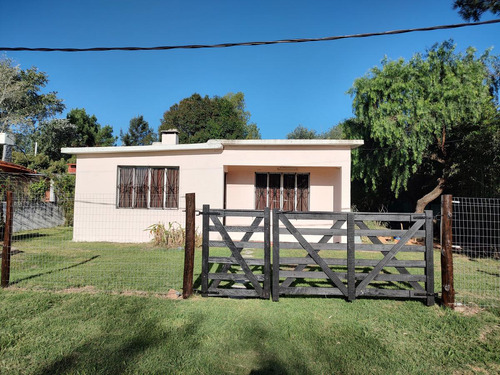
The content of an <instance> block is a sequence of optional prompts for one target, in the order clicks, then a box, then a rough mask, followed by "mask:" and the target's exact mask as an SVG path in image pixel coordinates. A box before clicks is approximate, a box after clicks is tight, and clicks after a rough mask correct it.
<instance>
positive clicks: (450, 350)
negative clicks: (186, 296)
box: [0, 290, 500, 374]
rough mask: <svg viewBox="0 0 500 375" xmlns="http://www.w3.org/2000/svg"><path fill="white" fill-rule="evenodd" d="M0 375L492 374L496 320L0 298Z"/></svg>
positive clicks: (237, 304) (419, 310)
mask: <svg viewBox="0 0 500 375" xmlns="http://www.w3.org/2000/svg"><path fill="white" fill-rule="evenodd" d="M0 301H1V303H0V373H1V374H121V373H124V374H497V373H498V372H499V371H500V363H499V357H498V353H499V352H500V314H499V311H498V310H496V311H495V310H483V311H476V312H475V313H474V314H462V313H459V312H456V311H451V310H444V309H443V308H441V307H438V306H433V307H426V306H424V304H422V303H420V302H416V301H391V300H368V299H364V300H357V301H355V302H353V303H347V302H345V301H344V300H342V299H326V298H283V299H281V300H280V302H278V303H273V302H271V301H262V300H250V299H248V300H241V299H221V298H201V297H194V298H192V299H190V300H168V299H162V298H157V297H152V296H146V297H139V296H123V295H112V294H108V293H95V294H91V293H61V292H47V291H19V290H2V291H0Z"/></svg>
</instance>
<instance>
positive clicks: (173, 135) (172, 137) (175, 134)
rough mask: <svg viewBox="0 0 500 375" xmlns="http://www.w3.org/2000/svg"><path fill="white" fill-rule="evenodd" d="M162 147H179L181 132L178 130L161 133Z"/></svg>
mask: <svg viewBox="0 0 500 375" xmlns="http://www.w3.org/2000/svg"><path fill="white" fill-rule="evenodd" d="M161 144H162V145H177V144H179V131H178V130H177V129H168V130H162V131H161Z"/></svg>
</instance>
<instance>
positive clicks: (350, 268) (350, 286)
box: [347, 212, 356, 302]
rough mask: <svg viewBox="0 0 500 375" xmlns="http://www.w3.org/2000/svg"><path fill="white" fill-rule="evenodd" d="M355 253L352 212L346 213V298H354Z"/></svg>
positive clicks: (350, 300) (351, 299)
mask: <svg viewBox="0 0 500 375" xmlns="http://www.w3.org/2000/svg"><path fill="white" fill-rule="evenodd" d="M355 267H356V255H355V245H354V212H348V213H347V300H348V301H349V302H353V301H354V300H355V299H356V278H355V277H356V268H355Z"/></svg>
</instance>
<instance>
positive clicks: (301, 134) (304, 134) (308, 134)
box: [286, 125, 319, 139]
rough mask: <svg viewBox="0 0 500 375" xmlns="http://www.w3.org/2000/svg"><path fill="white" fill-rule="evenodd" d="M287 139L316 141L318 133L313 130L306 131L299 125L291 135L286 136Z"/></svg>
mask: <svg viewBox="0 0 500 375" xmlns="http://www.w3.org/2000/svg"><path fill="white" fill-rule="evenodd" d="M286 138H287V139H316V138H319V135H318V133H317V132H316V130H314V129H311V130H309V129H307V128H306V127H304V126H302V125H299V126H297V127H296V128H295V129H293V131H292V132H291V133H288V134H287V135H286Z"/></svg>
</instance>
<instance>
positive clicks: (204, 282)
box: [201, 204, 210, 297]
mask: <svg viewBox="0 0 500 375" xmlns="http://www.w3.org/2000/svg"><path fill="white" fill-rule="evenodd" d="M209 214H210V205H208V204H204V205H203V229H202V232H203V242H202V244H201V295H202V296H203V297H208V272H209V271H210V269H209V262H208V257H209V255H210V243H209V236H210V230H209V228H208V226H209V224H210V216H209Z"/></svg>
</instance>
